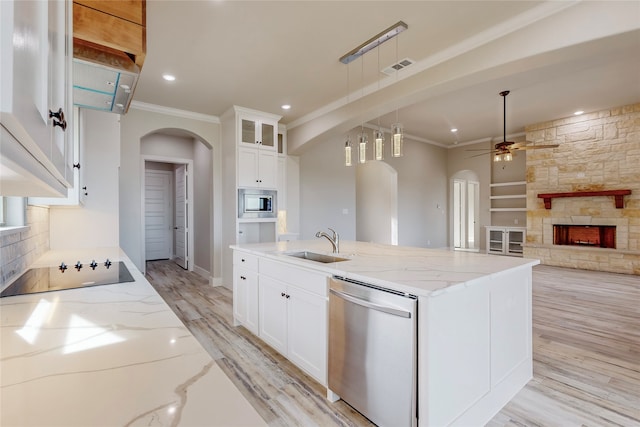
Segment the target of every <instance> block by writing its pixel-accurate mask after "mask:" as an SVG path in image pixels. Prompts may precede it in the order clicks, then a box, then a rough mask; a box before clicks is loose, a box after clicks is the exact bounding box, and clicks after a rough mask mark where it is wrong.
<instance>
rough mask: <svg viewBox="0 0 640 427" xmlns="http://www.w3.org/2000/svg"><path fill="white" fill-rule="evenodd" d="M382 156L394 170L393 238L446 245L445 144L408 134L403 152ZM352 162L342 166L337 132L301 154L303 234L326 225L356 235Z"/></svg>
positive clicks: (341, 144)
mask: <svg viewBox="0 0 640 427" xmlns="http://www.w3.org/2000/svg"><path fill="white" fill-rule="evenodd" d="M352 134H355V131H354V132H352ZM384 161H385V162H387V163H388V164H389V165H390V166H391V167H392V168H393V169H395V170H396V171H397V172H398V244H399V245H401V246H421V247H443V246H447V223H448V221H447V215H448V210H447V205H446V203H447V150H446V149H444V148H440V147H436V146H434V145H430V144H425V143H422V142H417V141H412V140H410V139H408V138H407V139H405V147H404V156H403V157H399V158H390V157H389V156H388V158H386V159H385V160H384ZM356 168H357V166H352V167H346V166H344V141H343V138H342V137H339V138H334V139H332V140H328V141H326V142H323V143H318V144H315V145H314V146H313V147H311V148H309V149H308V150H306V151H305V152H304V153H303V154H302V155H300V223H301V238H302V239H314V238H315V233H316V231H318V230H324V229H326V228H327V227H332V228H334V229H336V231H338V233H340V236H341V238H342V239H345V240H355V239H356V235H355V230H356V215H355V211H356V209H357V207H356ZM343 209H347V211H348V213H347V214H344V213H343Z"/></svg>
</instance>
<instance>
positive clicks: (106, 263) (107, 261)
mask: <svg viewBox="0 0 640 427" xmlns="http://www.w3.org/2000/svg"><path fill="white" fill-rule="evenodd" d="M104 266H105V267H107V268H109V267H111V261H109V258H107V260H106V261H105V262H104Z"/></svg>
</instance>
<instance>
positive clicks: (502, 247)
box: [487, 226, 526, 256]
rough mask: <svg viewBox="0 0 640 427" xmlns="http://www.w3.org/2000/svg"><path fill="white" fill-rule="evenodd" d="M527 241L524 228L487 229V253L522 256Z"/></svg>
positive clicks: (490, 227) (491, 227) (492, 227)
mask: <svg viewBox="0 0 640 427" xmlns="http://www.w3.org/2000/svg"><path fill="white" fill-rule="evenodd" d="M525 241H526V228H524V227H494V226H489V227H487V253H489V254H497V255H511V256H522V252H523V250H522V247H523V245H524V243H525Z"/></svg>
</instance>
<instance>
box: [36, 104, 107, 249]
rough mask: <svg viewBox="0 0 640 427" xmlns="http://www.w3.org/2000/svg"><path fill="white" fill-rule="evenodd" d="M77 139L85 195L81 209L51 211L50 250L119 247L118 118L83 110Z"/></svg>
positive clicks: (54, 207) (70, 208)
mask: <svg viewBox="0 0 640 427" xmlns="http://www.w3.org/2000/svg"><path fill="white" fill-rule="evenodd" d="M80 138H81V145H82V146H83V149H84V164H82V165H81V167H82V168H83V169H84V182H83V185H86V186H87V190H86V191H87V193H88V195H87V197H86V199H85V203H84V206H83V207H59V206H52V207H51V208H50V210H49V218H50V219H49V220H50V245H51V249H80V248H98V247H118V246H119V245H120V239H119V236H118V232H117V230H118V228H119V217H118V205H119V201H118V168H119V165H120V116H119V115H117V114H112V113H105V112H101V111H95V110H89V109H82V110H81V114H80Z"/></svg>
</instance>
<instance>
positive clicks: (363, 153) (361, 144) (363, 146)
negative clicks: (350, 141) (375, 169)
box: [358, 127, 369, 163]
mask: <svg viewBox="0 0 640 427" xmlns="http://www.w3.org/2000/svg"><path fill="white" fill-rule="evenodd" d="M368 144H369V135H367V134H366V133H365V132H364V127H363V128H362V129H361V132H360V133H359V134H358V163H366V162H367V145H368Z"/></svg>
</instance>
